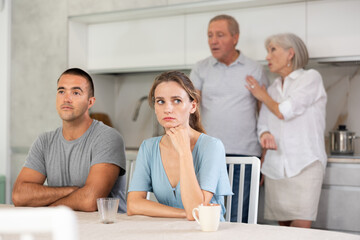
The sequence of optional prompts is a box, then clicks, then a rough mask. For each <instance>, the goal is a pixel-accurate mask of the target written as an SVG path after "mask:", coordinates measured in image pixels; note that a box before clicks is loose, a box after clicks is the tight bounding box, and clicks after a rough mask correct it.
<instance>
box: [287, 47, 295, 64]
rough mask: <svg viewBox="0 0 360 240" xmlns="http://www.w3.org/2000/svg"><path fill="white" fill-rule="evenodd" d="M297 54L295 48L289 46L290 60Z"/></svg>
mask: <svg viewBox="0 0 360 240" xmlns="http://www.w3.org/2000/svg"><path fill="white" fill-rule="evenodd" d="M294 56H295V51H294V49H293V48H289V56H288V58H289V59H288V60H289V61H291V60H292V59H293V58H294Z"/></svg>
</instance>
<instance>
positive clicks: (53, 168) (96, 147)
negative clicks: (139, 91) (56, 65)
mask: <svg viewBox="0 0 360 240" xmlns="http://www.w3.org/2000/svg"><path fill="white" fill-rule="evenodd" d="M94 103H95V97H94V86H93V82H92V79H91V77H90V76H89V75H88V74H87V73H86V72H84V71H83V70H81V69H77V68H72V69H68V70H66V71H65V72H64V73H63V74H62V75H61V76H60V78H59V80H58V86H57V96H56V108H57V111H58V114H59V116H60V118H61V119H62V122H63V124H62V127H60V128H58V129H56V130H55V131H52V132H47V133H44V134H42V135H40V136H39V137H38V138H37V140H36V141H35V142H34V144H33V145H32V147H31V149H30V151H29V154H28V156H27V159H26V162H25V165H24V167H23V168H22V170H21V172H20V174H19V176H18V178H17V180H16V182H15V184H14V189H13V195H12V199H13V203H14V204H15V206H32V207H37V206H57V205H66V206H68V207H70V208H72V209H74V210H79V211H96V210H97V205H96V199H97V198H100V197H107V196H111V197H118V198H120V205H119V211H120V212H126V203H125V185H126V180H125V169H126V166H125V164H126V161H125V146H124V142H123V139H122V137H121V135H120V133H119V132H117V131H116V130H115V129H113V128H111V127H108V126H106V125H104V124H103V123H102V122H98V121H96V120H93V119H91V118H90V116H89V109H90V108H91V107H92V106H93V105H94ZM45 180H47V183H48V185H47V186H45V185H43V184H44V182H45Z"/></svg>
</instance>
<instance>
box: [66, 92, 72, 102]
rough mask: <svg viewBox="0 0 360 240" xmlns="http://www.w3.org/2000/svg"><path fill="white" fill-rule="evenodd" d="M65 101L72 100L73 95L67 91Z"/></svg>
mask: <svg viewBox="0 0 360 240" xmlns="http://www.w3.org/2000/svg"><path fill="white" fill-rule="evenodd" d="M64 101H65V102H71V101H72V99H71V95H70V94H69V93H65V96H64Z"/></svg>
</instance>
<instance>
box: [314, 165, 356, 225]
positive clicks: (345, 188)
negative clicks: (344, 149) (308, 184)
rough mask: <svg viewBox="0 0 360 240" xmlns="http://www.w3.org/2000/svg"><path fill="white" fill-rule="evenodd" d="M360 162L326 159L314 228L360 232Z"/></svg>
mask: <svg viewBox="0 0 360 240" xmlns="http://www.w3.org/2000/svg"><path fill="white" fill-rule="evenodd" d="M359 202H360V164H359V163H357V164H356V163H354V164H351V163H350V164H349V163H328V166H327V168H326V174H325V178H324V182H323V187H322V190H321V196H320V202H319V208H318V217H317V219H316V221H315V222H314V223H313V227H314V228H321V229H331V230H341V231H354V232H360V214H359V213H360V204H359Z"/></svg>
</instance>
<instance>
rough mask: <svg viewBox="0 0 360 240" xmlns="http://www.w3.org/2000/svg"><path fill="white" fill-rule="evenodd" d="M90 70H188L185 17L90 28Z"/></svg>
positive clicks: (99, 25)
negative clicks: (179, 67) (185, 48)
mask: <svg viewBox="0 0 360 240" xmlns="http://www.w3.org/2000/svg"><path fill="white" fill-rule="evenodd" d="M87 34H88V51H87V53H88V69H89V70H90V71H99V70H105V71H106V70H109V69H120V70H121V69H136V68H140V67H141V68H156V67H159V66H161V67H163V66H168V67H169V68H171V67H172V66H178V65H181V66H184V64H185V56H184V54H185V51H184V37H183V36H184V16H182V15H178V16H167V17H159V18H146V19H134V20H129V21H120V22H111V23H101V24H91V25H89V26H88V33H87Z"/></svg>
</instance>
